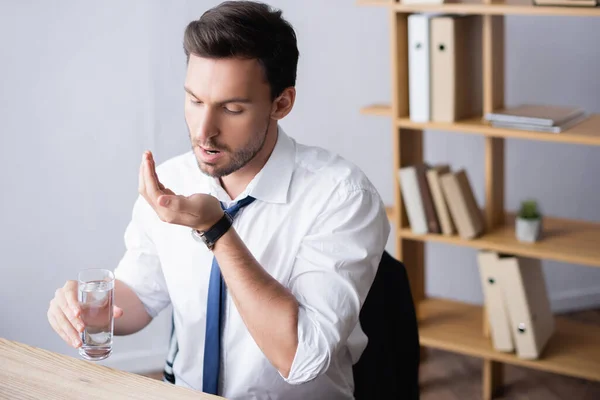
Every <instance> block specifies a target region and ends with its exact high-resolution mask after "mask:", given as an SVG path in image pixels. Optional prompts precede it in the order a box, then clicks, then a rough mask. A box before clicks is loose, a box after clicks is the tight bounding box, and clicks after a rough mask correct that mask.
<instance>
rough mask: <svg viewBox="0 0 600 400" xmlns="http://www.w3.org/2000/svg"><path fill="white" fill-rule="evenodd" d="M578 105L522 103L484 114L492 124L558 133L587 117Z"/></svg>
mask: <svg viewBox="0 0 600 400" xmlns="http://www.w3.org/2000/svg"><path fill="white" fill-rule="evenodd" d="M588 116H589V115H588V114H587V113H586V112H585V110H584V109H582V108H579V107H563V106H551V105H540V104H522V105H519V106H516V107H510V108H504V109H502V110H497V111H494V112H491V113H487V114H486V115H485V119H486V120H488V121H489V122H490V123H491V125H492V126H495V127H499V128H509V129H523V130H530V131H538V132H550V133H560V132H563V131H565V130H567V129H569V128H572V127H573V126H575V125H577V124H579V123H580V122H582V121H584V120H585V119H587V117H588Z"/></svg>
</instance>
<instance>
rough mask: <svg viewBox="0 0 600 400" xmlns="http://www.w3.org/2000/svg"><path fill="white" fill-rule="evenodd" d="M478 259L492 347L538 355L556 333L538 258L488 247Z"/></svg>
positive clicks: (521, 355) (522, 355) (524, 355)
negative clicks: (504, 252)
mask: <svg viewBox="0 0 600 400" xmlns="http://www.w3.org/2000/svg"><path fill="white" fill-rule="evenodd" d="M477 261H478V266H479V275H480V278H481V287H482V289H483V298H484V303H485V307H486V315H487V319H488V323H489V326H490V333H491V335H490V336H491V342H492V346H493V347H494V349H495V350H497V351H501V352H507V353H511V352H515V353H516V355H517V357H519V358H524V359H538V358H540V357H541V356H542V353H543V351H544V348H545V347H546V345H547V344H548V341H549V340H550V338H551V337H552V336H553V334H554V332H555V321H554V315H553V314H552V310H551V307H550V301H549V299H548V292H547V289H546V282H545V278H544V272H543V270H542V265H541V261H540V260H539V259H533V258H526V257H517V256H512V255H506V254H499V253H495V252H492V251H487V250H481V251H479V253H478V255H477Z"/></svg>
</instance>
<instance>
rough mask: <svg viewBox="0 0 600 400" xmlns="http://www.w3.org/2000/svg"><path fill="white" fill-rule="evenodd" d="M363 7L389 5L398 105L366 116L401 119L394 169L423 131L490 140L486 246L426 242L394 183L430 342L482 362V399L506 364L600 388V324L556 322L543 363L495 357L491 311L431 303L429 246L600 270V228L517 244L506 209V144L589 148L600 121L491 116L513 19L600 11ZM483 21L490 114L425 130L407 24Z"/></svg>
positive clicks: (404, 248)
mask: <svg viewBox="0 0 600 400" xmlns="http://www.w3.org/2000/svg"><path fill="white" fill-rule="evenodd" d="M358 4H359V5H368V6H383V7H386V8H387V10H388V12H389V18H390V29H391V32H390V34H391V36H390V38H391V40H390V51H391V55H392V57H391V61H392V65H391V84H392V99H391V103H390V104H376V105H371V106H365V107H364V108H362V109H361V110H360V112H361V113H362V114H365V115H377V116H386V117H390V118H392V120H393V121H394V123H393V124H392V147H393V160H394V162H393V171H394V175H393V176H394V177H397V171H398V169H399V168H401V167H404V166H408V165H413V164H417V163H420V162H423V131H424V130H434V131H440V132H458V133H465V134H474V135H482V136H484V140H485V150H484V151H485V165H484V166H483V167H484V169H485V204H484V208H483V215H484V219H485V225H486V231H485V233H484V234H483V235H482V236H480V237H478V238H477V239H472V240H465V239H462V238H460V237H459V236H456V235H454V236H445V235H441V234H425V235H417V234H414V233H413V232H412V230H411V229H410V226H409V223H408V218H407V215H406V211H405V209H404V207H403V204H402V197H401V193H400V186H399V183H398V180H397V179H394V182H393V184H394V204H393V206H391V207H389V208H388V210H387V212H388V216H389V218H390V219H391V220H392V221H393V222H394V224H395V226H396V227H397V231H396V238H395V239H396V240H395V243H396V256H397V257H398V258H399V259H400V260H402V261H403V262H404V264H405V266H406V268H407V272H408V276H409V279H410V282H411V290H412V293H413V297H414V300H415V303H416V304H417V316H418V319H419V326H420V338H421V345H422V346H424V347H433V348H439V349H444V350H448V351H452V352H457V353H462V354H467V355H470V356H475V357H479V358H481V359H482V361H483V376H482V392H483V396H482V397H483V399H485V400H489V399H492V398H493V396H494V393H495V391H496V389H498V388H500V387H501V386H502V384H503V365H504V364H515V365H521V366H524V367H527V368H533V369H539V370H544V371H548V372H553V373H557V374H562V375H569V376H574V377H579V378H584V379H590V380H595V381H600V326H597V325H590V324H584V323H578V322H574V321H570V320H566V319H563V318H560V317H557V318H556V322H557V329H556V333H555V335H554V336H553V337H552V339H551V341H550V342H549V343H548V345H547V347H546V348H545V350H544V352H543V354H542V356H541V358H540V359H538V360H524V359H520V358H518V357H517V356H516V355H515V354H514V353H510V354H508V353H502V352H498V351H495V350H494V349H493V347H492V344H491V339H490V338H489V327H488V326H487V323H485V322H484V321H485V318H484V316H485V309H484V308H483V307H480V306H475V305H470V304H464V303H460V302H455V301H449V300H444V299H431V298H426V296H425V279H424V274H425V252H424V245H425V243H427V242H440V243H447V244H452V245H457V246H465V247H471V248H476V249H488V250H494V251H499V252H504V253H509V254H515V255H520V256H527V257H534V258H540V259H548V260H556V261H562V262H567V263H574V264H579V265H583V266H588V267H600V223H592V222H587V221H576V220H568V219H560V218H551V217H544V221H543V226H544V230H543V237H542V240H541V241H540V242H537V243H533V244H526V243H521V242H518V241H517V240H516V239H515V235H514V225H513V224H514V214H511V213H510V212H507V210H505V207H504V178H505V177H504V162H505V157H504V141H505V138H515V139H527V140H539V141H549V142H558V143H567V144H578V145H588V146H599V145H600V114H596V115H592V116H590V118H589V119H587V120H586V121H584V122H582V123H581V124H579V125H577V126H575V127H573V128H571V129H569V130H567V131H565V132H562V133H560V134H549V133H541V132H533V131H522V130H512V129H502V128H494V127H492V126H490V125H489V124H488V123H487V122H486V121H485V120H484V119H483V117H482V116H483V115H484V114H485V113H487V112H491V111H493V110H496V109H499V108H502V107H503V106H504V68H503V65H504V16H505V15H538V16H545V15H554V16H577V17H583V16H600V7H598V8H576V7H539V6H534V5H533V4H531V3H530V2H526V0H511V1H504V2H502V1H495V0H484V2H483V3H473V2H469V3H466V2H465V3H452V4H442V5H405V4H400V3H399V2H396V1H393V0H387V1H386V0H379V1H377V0H358ZM440 11H441V12H445V13H449V14H474V15H479V16H481V19H482V65H483V71H482V72H483V74H482V85H483V112H482V115H480V116H476V117H474V118H469V119H465V120H461V121H457V122H454V123H436V122H427V123H416V122H413V121H411V120H410V119H409V118H408V115H409V109H408V47H407V37H408V30H407V17H408V15H409V14H411V13H416V12H440Z"/></svg>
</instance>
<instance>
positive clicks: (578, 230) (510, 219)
mask: <svg viewBox="0 0 600 400" xmlns="http://www.w3.org/2000/svg"><path fill="white" fill-rule="evenodd" d="M505 221H506V223H505V224H504V225H503V226H501V227H499V228H496V229H493V230H492V231H491V232H488V233H485V234H484V235H482V236H480V237H479V238H476V239H471V240H467V239H462V238H461V237H459V236H457V235H452V236H446V235H441V234H425V235H420V234H415V233H413V232H412V231H411V229H410V228H402V229H399V230H398V234H399V235H400V236H401V237H402V238H405V239H412V240H419V241H431V242H440V243H448V244H453V245H458V246H467V247H473V248H476V249H487V250H492V251H498V252H502V253H508V254H514V255H518V256H523V257H532V258H540V259H548V260H555V261H562V262H566V263H574V264H580V265H586V266H590V267H600V223H593V222H587V221H574V220H568V219H562V218H550V217H544V219H543V222H542V225H543V234H542V235H543V236H542V237H541V240H540V241H539V242H536V243H522V242H519V241H518V240H517V239H516V238H515V229H514V214H507V215H506V217H505Z"/></svg>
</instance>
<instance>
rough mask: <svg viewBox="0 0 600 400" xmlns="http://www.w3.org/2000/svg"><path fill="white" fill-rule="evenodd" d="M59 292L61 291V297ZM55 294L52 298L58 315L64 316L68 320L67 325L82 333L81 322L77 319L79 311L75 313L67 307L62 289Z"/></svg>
mask: <svg viewBox="0 0 600 400" xmlns="http://www.w3.org/2000/svg"><path fill="white" fill-rule="evenodd" d="M60 291H63V295H62V296H61V295H60V294H58V293H59V292H60ZM56 292H57V295H56V297H55V298H54V303H55V304H56V307H57V309H58V310H59V311H60V314H62V315H64V316H65V318H68V320H69V324H70V325H71V326H74V327H75V329H77V330H78V331H79V332H81V331H83V321H82V320H81V319H80V318H79V311H78V310H77V311H75V309H73V308H72V307H71V306H69V304H68V303H67V300H66V296H65V295H64V289H58V290H57V291H56Z"/></svg>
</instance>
